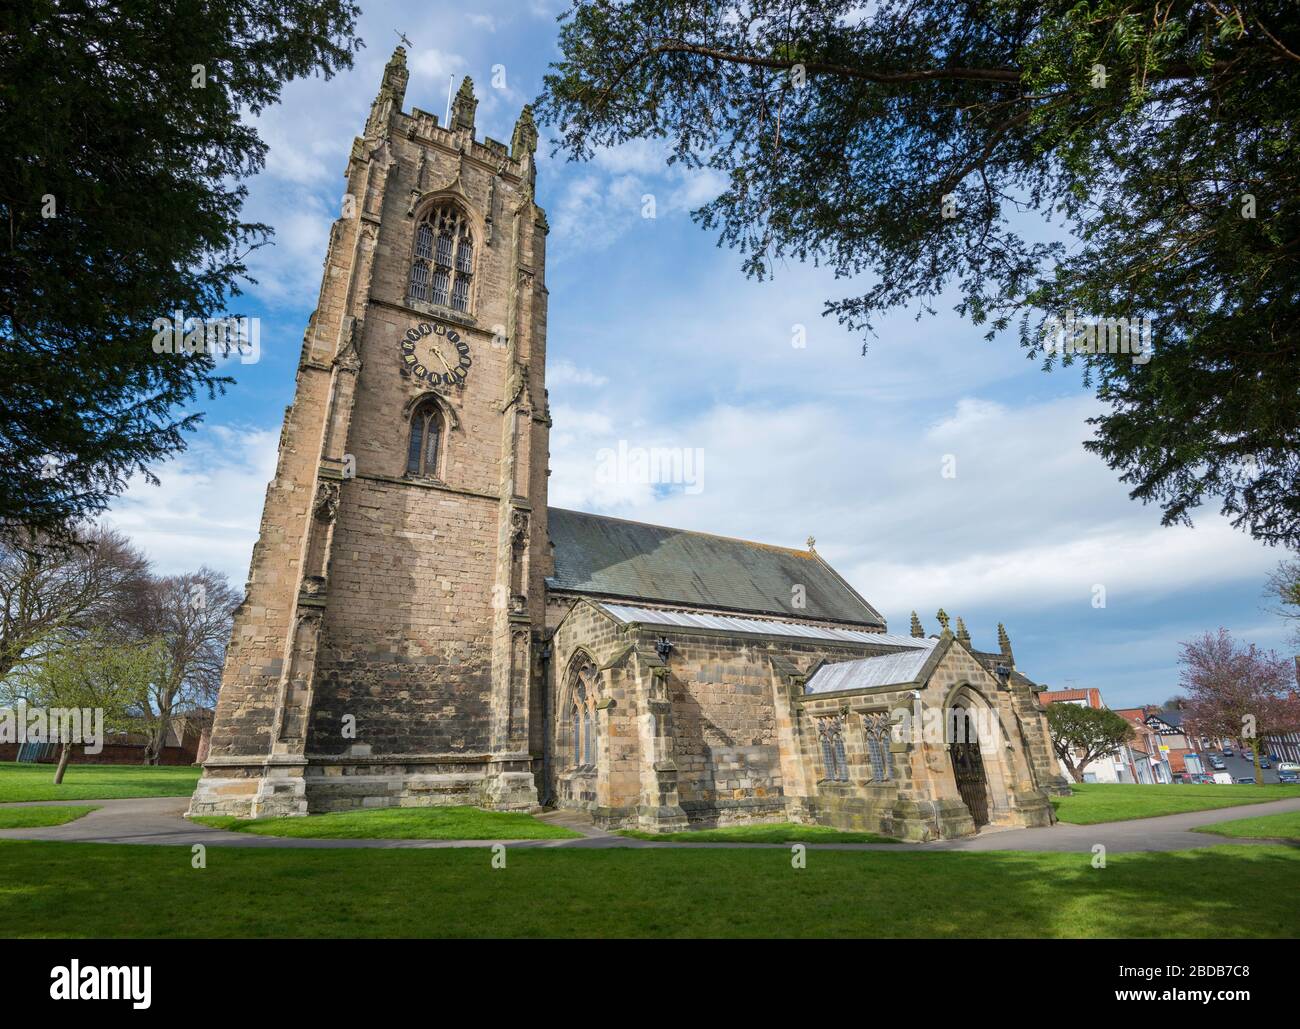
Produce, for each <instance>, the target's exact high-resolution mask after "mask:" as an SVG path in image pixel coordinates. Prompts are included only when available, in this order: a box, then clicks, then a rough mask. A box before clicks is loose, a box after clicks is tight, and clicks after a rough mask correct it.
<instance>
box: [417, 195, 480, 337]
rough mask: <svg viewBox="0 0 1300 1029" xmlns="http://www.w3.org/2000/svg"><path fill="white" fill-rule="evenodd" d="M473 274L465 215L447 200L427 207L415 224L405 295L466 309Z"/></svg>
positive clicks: (467, 224) (469, 236) (472, 243)
mask: <svg viewBox="0 0 1300 1029" xmlns="http://www.w3.org/2000/svg"><path fill="white" fill-rule="evenodd" d="M473 277H474V236H473V233H472V232H471V231H470V225H469V219H468V218H467V217H466V216H465V215H464V214H463V213H462V212H461V210H460V209H459V208H458V207H455V206H454V205H451V204H443V205H437V206H434V207H431V208H429V210H428V211H426V212H425V214H424V216H423V217H422V218H421V219H420V222H419V224H418V225H416V227H415V252H414V254H413V257H412V261H411V275H410V279H409V283H408V287H407V296H408V297H409V298H410V299H412V300H419V301H423V302H425V303H432V304H438V305H440V306H443V307H452V308H454V309H455V310H457V311H465V312H468V311H469V307H470V300H471V294H472V292H473V291H472V290H471V289H470V286H471V284H472V282H473Z"/></svg>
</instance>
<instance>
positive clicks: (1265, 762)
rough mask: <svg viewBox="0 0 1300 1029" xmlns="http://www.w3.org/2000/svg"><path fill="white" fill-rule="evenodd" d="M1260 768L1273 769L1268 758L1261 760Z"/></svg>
mask: <svg viewBox="0 0 1300 1029" xmlns="http://www.w3.org/2000/svg"><path fill="white" fill-rule="evenodd" d="M1259 767H1260V768H1272V767H1273V766H1272V765H1270V764H1269V763H1268V758H1266V757H1262V758H1260V759H1259Z"/></svg>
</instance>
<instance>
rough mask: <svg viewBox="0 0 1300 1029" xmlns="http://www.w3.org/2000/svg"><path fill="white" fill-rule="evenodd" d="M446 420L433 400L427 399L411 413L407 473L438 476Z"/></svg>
mask: <svg viewBox="0 0 1300 1029" xmlns="http://www.w3.org/2000/svg"><path fill="white" fill-rule="evenodd" d="M443 424H444V420H443V417H442V410H441V408H439V407H438V405H437V403H436V402H435V401H433V400H426V401H425V402H424V403H423V404H421V405H420V406H419V407H417V408H416V409H415V410H414V411H413V412H412V414H411V439H410V442H409V443H408V444H407V448H406V474H407V475H420V476H427V477H429V478H437V475H438V458H439V457H440V456H441V454H440V451H441V449H442V430H443Z"/></svg>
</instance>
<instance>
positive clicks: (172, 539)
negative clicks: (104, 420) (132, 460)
mask: <svg viewBox="0 0 1300 1029" xmlns="http://www.w3.org/2000/svg"><path fill="white" fill-rule="evenodd" d="M189 439H190V445H189V449H188V450H187V451H186V452H185V453H184V454H182V455H180V456H179V457H177V458H174V459H173V460H171V461H168V462H167V463H166V464H164V465H161V466H160V467H158V468H156V469H155V474H156V475H157V476H158V478H159V480H160V481H161V484H160V485H158V486H151V485H149V484H148V483H147V482H144V481H143V480H141V479H139V478H138V477H137V478H135V479H133V480H132V481H131V483H130V485H129V487H128V488H127V491H126V493H125V494H123V496H122V497H121V498H119V500H118V501H117V502H116V503H115V504H114V505H113V509H112V511H111V513H110V514H108V515H107V516H106V517H105V518H104V523H105V524H106V525H109V526H111V527H113V528H115V529H119V530H121V531H122V532H124V533H126V534H127V535H128V536H130V537H131V539H132V541H133V542H134V543H135V544H136V545H137V546H139V547H140V548H141V549H142V550H143V551H144V552H145V554H146V555H147V556H148V557H149V558H150V559H151V560H152V561H153V563H154V566H155V570H156V571H157V572H159V573H161V574H174V573H178V572H184V571H191V570H193V569H195V568H197V567H198V566H199V565H201V564H206V565H209V566H210V567H213V568H216V569H217V570H218V571H221V572H224V573H225V574H226V575H228V576H229V577H230V580H231V582H232V584H234V585H235V586H236V587H237V588H242V586H243V585H244V581H245V579H246V578H247V575H248V564H249V559H250V557H251V555H252V550H253V543H254V542H256V540H257V530H258V526H259V525H260V524H261V518H262V503H263V500H264V499H265V496H266V487H267V484H268V483H269V482H270V481H271V479H272V478H273V477H274V475H275V461H276V448H277V444H278V442H279V432H278V430H277V431H273V430H270V429H259V428H242V427H236V426H228V425H216V426H201V427H200V429H199V431H198V432H197V433H195V434H194V435H192V436H191V437H189Z"/></svg>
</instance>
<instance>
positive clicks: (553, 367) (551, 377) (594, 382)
mask: <svg viewBox="0 0 1300 1029" xmlns="http://www.w3.org/2000/svg"><path fill="white" fill-rule="evenodd" d="M607 382H609V379H607V378H606V377H605V376H603V375H601V374H600V373H599V372H596V371H593V370H592V369H590V368H580V367H578V366H577V365H576V364H574V363H573V362H572V361H553V362H551V363H549V364H548V365H547V367H546V387H547V389H560V388H563V387H567V386H585V387H590V388H593V389H594V388H596V387H599V386H603V385H605V384H606V383H607Z"/></svg>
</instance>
